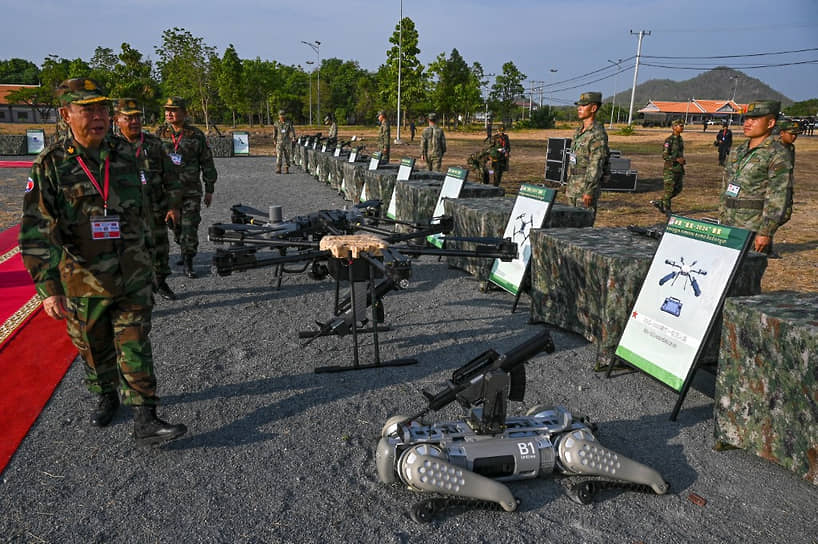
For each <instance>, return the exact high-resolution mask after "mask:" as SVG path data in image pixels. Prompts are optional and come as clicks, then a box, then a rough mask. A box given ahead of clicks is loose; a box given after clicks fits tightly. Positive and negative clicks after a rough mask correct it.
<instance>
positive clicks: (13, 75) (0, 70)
mask: <svg viewBox="0 0 818 544" xmlns="http://www.w3.org/2000/svg"><path fill="white" fill-rule="evenodd" d="M39 78H40V69H39V68H37V65H36V64H34V63H33V62H31V61H30V60H25V59H18V58H13V59H9V60H0V83H11V84H17V85H37V83H39Z"/></svg>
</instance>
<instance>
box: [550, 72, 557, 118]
mask: <svg viewBox="0 0 818 544" xmlns="http://www.w3.org/2000/svg"><path fill="white" fill-rule="evenodd" d="M548 71H549V72H551V73H552V74H556V73H557V72H559V70H558V69H557V68H550V69H549V70H548ZM553 90H554V89H553V88H551V89H549V90H548V116H549V117H551V91H553Z"/></svg>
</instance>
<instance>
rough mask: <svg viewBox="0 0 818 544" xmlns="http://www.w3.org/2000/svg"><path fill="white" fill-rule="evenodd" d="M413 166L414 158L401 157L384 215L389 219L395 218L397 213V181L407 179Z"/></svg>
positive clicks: (410, 175)
mask: <svg viewBox="0 0 818 544" xmlns="http://www.w3.org/2000/svg"><path fill="white" fill-rule="evenodd" d="M414 168H415V159H413V158H411V157H403V158H402V159H401V160H400V166H399V167H398V176H397V178H395V181H396V183H395V186H394V187H392V198H391V200H389V207H388V208H387V210H386V217H387V218H389V219H395V217H396V216H397V213H398V204H397V201H396V199H395V195H397V193H398V184H397V182H398V181H409V178H410V177H412V170H414Z"/></svg>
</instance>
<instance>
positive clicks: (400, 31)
mask: <svg viewBox="0 0 818 544" xmlns="http://www.w3.org/2000/svg"><path fill="white" fill-rule="evenodd" d="M402 61H403V0H400V13H399V15H398V116H397V117H398V118H397V124H398V133H397V138H395V143H396V144H399V143H401V141H400V83H401V81H400V79H401V77H400V76H401V72H402V71H403V62H402Z"/></svg>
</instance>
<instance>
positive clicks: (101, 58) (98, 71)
mask: <svg viewBox="0 0 818 544" xmlns="http://www.w3.org/2000/svg"><path fill="white" fill-rule="evenodd" d="M118 64H119V59H118V58H117V56H116V54H114V50H113V49H110V48H108V47H101V46H97V48H96V49H95V50H94V56H93V57H91V61H90V62H89V63H88V68H90V71H89V72H88V73H87V74H85V75H87V76H89V77H90V78H91V79H93V80H94V81H96V82H97V83H99V84H100V85H101V86H102V88H103V89H105V91H106V92H107V93H108V94H110V95H112V96H116V95H115V94H114V93H113V89H112V87H113V82H114V81H115V80H116V79H115V77H114V70H115V69H116V66H117V65H118Z"/></svg>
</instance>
